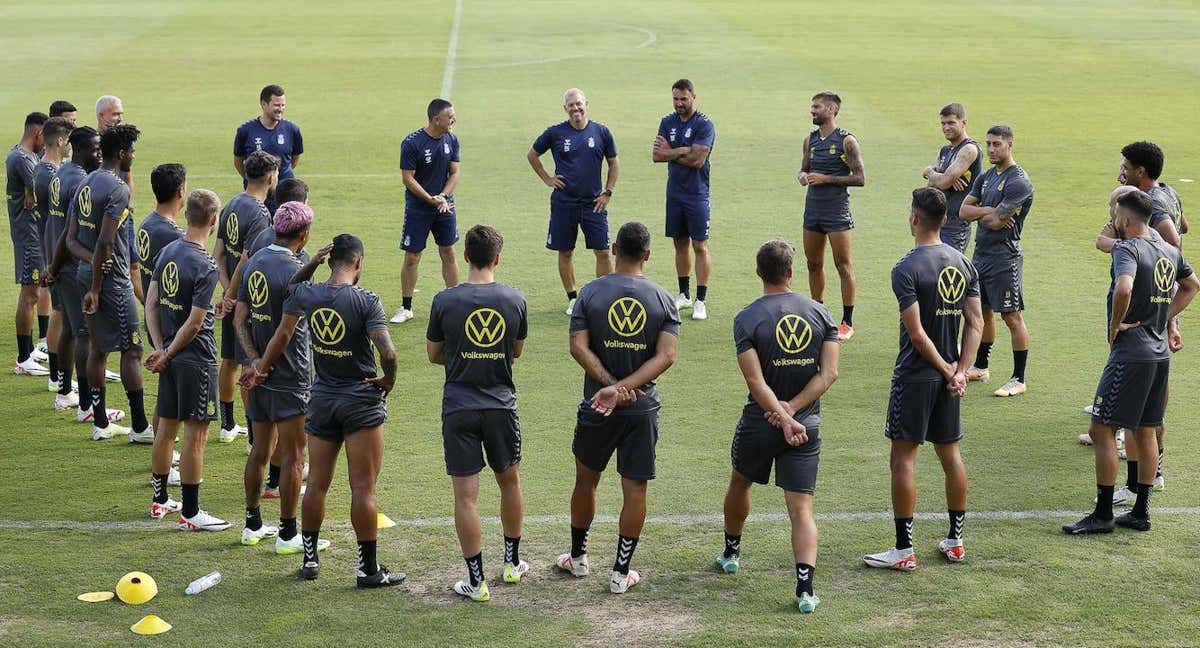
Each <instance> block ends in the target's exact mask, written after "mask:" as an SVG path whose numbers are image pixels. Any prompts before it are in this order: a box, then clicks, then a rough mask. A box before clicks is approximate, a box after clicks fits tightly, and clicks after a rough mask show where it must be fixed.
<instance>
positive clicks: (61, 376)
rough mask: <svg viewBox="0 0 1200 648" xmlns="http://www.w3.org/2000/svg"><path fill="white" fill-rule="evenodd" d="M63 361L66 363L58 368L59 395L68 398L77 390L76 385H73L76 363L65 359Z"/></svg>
mask: <svg viewBox="0 0 1200 648" xmlns="http://www.w3.org/2000/svg"><path fill="white" fill-rule="evenodd" d="M63 360H65V361H66V362H63V363H62V364H61V365H59V366H58V393H60V394H62V395H63V396H66V395H68V394H70V393H71V391H72V390H74V389H75V385H72V384H71V383H72V382H73V381H72V380H71V379H72V378H73V376H72V375H71V374H72V373H74V372H73V370H74V369H75V363H74V362H71V360H70V358H63Z"/></svg>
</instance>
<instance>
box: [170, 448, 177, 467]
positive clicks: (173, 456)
mask: <svg viewBox="0 0 1200 648" xmlns="http://www.w3.org/2000/svg"><path fill="white" fill-rule="evenodd" d="M171 465H172V466H178V465H179V451H178V450H172V451H171Z"/></svg>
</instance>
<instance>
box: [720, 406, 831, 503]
mask: <svg viewBox="0 0 1200 648" xmlns="http://www.w3.org/2000/svg"><path fill="white" fill-rule="evenodd" d="M807 433H808V443H805V444H803V445H798V446H793V445H789V444H788V442H787V441H786V440H785V439H784V438H783V431H782V430H780V429H779V428H777V427H775V426H773V425H771V424H770V423H768V422H767V421H766V419H763V418H757V419H750V418H747V417H746V416H742V418H741V419H740V420H738V423H737V427H736V428H734V431H733V446H732V447H731V448H730V456H731V458H732V460H733V469H734V470H736V471H738V472H739V473H741V474H742V475H745V476H746V477H747V478H748V479H749V480H750V481H753V482H755V483H758V484H765V483H767V480H768V479H770V477H771V467H772V466H774V467H775V485H776V486H778V487H780V488H782V489H783V490H785V491H789V492H793V493H808V494H809V495H811V494H812V493H813V492H814V491H815V490H816V487H817V465H818V464H819V463H820V462H821V433H820V430H819V429H818V428H817V427H815V426H814V427H810V428H807Z"/></svg>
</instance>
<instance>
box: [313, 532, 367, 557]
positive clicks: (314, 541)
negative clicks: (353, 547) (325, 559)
mask: <svg viewBox="0 0 1200 648" xmlns="http://www.w3.org/2000/svg"><path fill="white" fill-rule="evenodd" d="M320 535H321V532H320V531H319V530H318V531H301V532H300V541H301V543H303V545H304V562H305V563H306V564H307V563H317V564H320V562H321V558H320V557H319V556H318V555H317V540H318V539H319V536H320ZM361 547H362V545H361V544H360V545H359V551H360V554H359V560H362V554H361V551H362V549H361Z"/></svg>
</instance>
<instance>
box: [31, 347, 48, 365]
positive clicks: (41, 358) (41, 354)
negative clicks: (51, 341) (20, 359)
mask: <svg viewBox="0 0 1200 648" xmlns="http://www.w3.org/2000/svg"><path fill="white" fill-rule="evenodd" d="M29 357H30V359H32V360H33V361H34V362H46V361H47V360H49V359H50V354H49V353H48V352H47V351H46V349H45V347H42V348H35V349H34V350H33V351H31V352H30V353H29Z"/></svg>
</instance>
